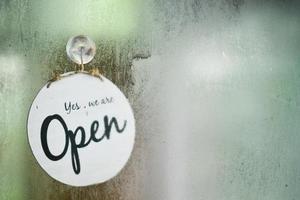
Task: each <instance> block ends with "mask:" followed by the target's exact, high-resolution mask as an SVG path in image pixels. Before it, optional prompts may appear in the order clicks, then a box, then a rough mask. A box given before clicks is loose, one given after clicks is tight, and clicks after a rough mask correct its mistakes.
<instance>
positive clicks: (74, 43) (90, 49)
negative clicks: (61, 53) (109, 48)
mask: <svg viewBox="0 0 300 200" xmlns="http://www.w3.org/2000/svg"><path fill="white" fill-rule="evenodd" d="M66 51H67V55H68V57H69V58H70V59H71V60H72V61H73V62H75V63H77V64H86V63H89V62H91V60H92V59H93V58H94V56H95V54H96V45H95V43H94V41H93V40H91V38H89V37H88V36H84V35H78V36H75V37H72V38H70V39H69V41H68V43H67V46H66Z"/></svg>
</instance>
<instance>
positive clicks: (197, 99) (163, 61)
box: [0, 0, 300, 200]
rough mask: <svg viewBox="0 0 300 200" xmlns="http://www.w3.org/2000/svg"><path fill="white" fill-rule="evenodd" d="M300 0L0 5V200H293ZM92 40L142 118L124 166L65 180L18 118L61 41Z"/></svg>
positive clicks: (298, 140) (62, 0) (57, 65)
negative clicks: (86, 179) (80, 181)
mask: <svg viewBox="0 0 300 200" xmlns="http://www.w3.org/2000/svg"><path fill="white" fill-rule="evenodd" d="M299 8H300V5H299V3H298V2H297V1H280V0H269V1H258V0H156V1H154V0H153V1H152V0H144V1H142V0H101V1H96V0H86V1H80V0H74V1H72V2H71V1H67V0H51V1H49V0H10V1H7V0H3V1H0V95H1V98H0V105H1V108H2V112H1V115H0V177H1V178H0V180H1V181H0V199H51V200H53V199H110V200H111V199H128V200H133V199H137V200H140V199H145V200H153V199H163V200H177V199H178V200H182V199H195V200H200V199H203V200H241V199H242V200H253V199H263V200H268V199H270V200H282V199H291V200H293V199H295V200H296V199H299V198H300V190H299V187H300V158H299V153H298V147H299V146H300V135H299V130H300V123H299V121H300V92H299V87H300V56H299V52H300V37H299V36H300V13H299ZM80 34H84V35H89V36H90V37H91V38H93V40H94V41H95V43H96V47H97V53H96V56H95V59H93V60H92V61H91V63H89V64H88V65H87V66H86V67H87V69H88V68H89V67H91V66H100V67H103V68H102V70H103V72H104V74H105V76H107V77H108V78H109V79H111V80H113V81H114V82H115V83H116V84H117V85H118V86H119V87H120V88H121V90H122V91H123V92H124V93H125V94H126V95H127V96H128V98H129V100H130V102H131V104H132V105H133V108H134V112H135V116H136V119H137V122H136V123H137V124H136V126H137V140H136V145H135V148H134V152H133V156H132V157H131V159H130V162H129V164H128V165H127V166H126V168H125V169H124V170H123V171H122V172H121V174H120V175H119V176H117V177H116V178H115V179H113V180H112V181H109V182H107V183H105V184H100V185H97V186H92V187H87V188H72V187H69V186H65V185H62V184H60V183H57V182H56V181H54V180H52V179H51V178H49V177H48V176H47V175H46V174H45V173H44V172H43V171H42V170H41V169H40V168H39V166H38V165H37V163H36V161H35V160H34V157H33V156H32V154H31V152H30V149H29V145H28V143H27V136H26V118H27V112H28V109H29V107H30V104H31V102H32V100H33V98H34V96H35V95H36V93H37V92H38V90H39V88H40V87H41V86H42V85H44V84H45V82H46V81H47V80H49V78H50V77H49V76H50V74H51V72H52V71H53V70H57V71H59V72H64V71H69V70H73V69H74V63H72V62H70V61H69V60H68V58H67V55H66V53H65V45H66V42H67V40H68V39H69V38H70V37H72V36H76V35H80Z"/></svg>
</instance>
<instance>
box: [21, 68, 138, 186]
mask: <svg viewBox="0 0 300 200" xmlns="http://www.w3.org/2000/svg"><path fill="white" fill-rule="evenodd" d="M64 76H65V77H64V78H62V79H61V80H58V81H55V82H53V83H52V84H51V85H50V87H49V88H48V87H47V85H45V86H44V87H43V88H42V89H41V90H40V91H39V93H38V95H37V96H36V97H35V99H34V101H33V103H32V105H31V108H30V111H29V115H28V121H27V132H28V140H29V144H30V147H31V149H32V152H33V154H34V156H35V158H36V160H37V161H38V163H39V164H40V166H41V167H42V168H43V169H44V170H45V171H46V172H47V173H48V174H49V175H50V176H51V177H53V178H54V179H56V180H58V181H60V182H62V183H65V184H68V185H72V186H86V185H91V184H96V183H101V182H105V181H107V180H109V179H111V178H112V177H114V176H116V175H117V174H118V172H120V170H121V169H122V168H123V167H124V166H125V164H126V162H127V161H128V159H129V157H130V154H131V152H132V149H133V145H134V138H135V121H134V116H133V112H132V109H131V106H130V104H129V103H128V100H127V98H126V97H125V96H124V94H123V93H122V92H121V91H120V90H119V89H118V88H117V87H116V86H115V85H114V84H113V83H112V82H111V81H109V80H108V79H106V78H104V77H103V76H102V80H101V79H100V78H98V77H94V76H91V75H88V74H84V73H77V74H73V75H69V76H68V74H64Z"/></svg>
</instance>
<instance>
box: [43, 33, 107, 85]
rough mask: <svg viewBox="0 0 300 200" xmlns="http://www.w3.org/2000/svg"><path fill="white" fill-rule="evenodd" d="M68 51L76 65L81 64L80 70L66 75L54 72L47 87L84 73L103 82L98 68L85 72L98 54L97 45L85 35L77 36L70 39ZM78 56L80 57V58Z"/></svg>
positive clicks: (67, 46)
mask: <svg viewBox="0 0 300 200" xmlns="http://www.w3.org/2000/svg"><path fill="white" fill-rule="evenodd" d="M66 51H67V55H68V57H69V58H70V59H71V60H72V61H73V62H75V63H77V64H79V69H75V71H73V72H69V73H66V74H60V73H59V72H58V71H53V73H52V78H51V79H50V80H49V81H48V84H47V87H48V88H49V87H50V85H51V83H53V82H55V81H58V80H60V79H62V78H64V77H67V76H71V75H74V74H76V73H84V74H88V75H92V76H95V77H98V78H99V79H100V80H101V81H102V80H103V79H102V77H101V72H100V70H99V68H98V67H92V69H90V70H89V71H85V66H84V64H86V63H88V62H90V61H91V60H92V59H93V58H94V56H95V53H96V45H95V43H94V42H93V41H92V40H91V39H90V38H89V37H88V36H84V35H79V36H75V37H72V38H70V39H69V41H68V43H67V45H66ZM78 54H79V55H80V56H79V58H78Z"/></svg>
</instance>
